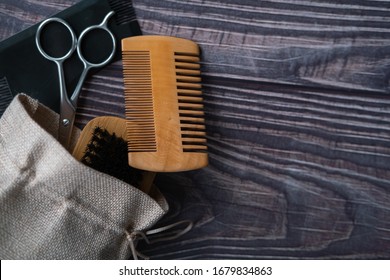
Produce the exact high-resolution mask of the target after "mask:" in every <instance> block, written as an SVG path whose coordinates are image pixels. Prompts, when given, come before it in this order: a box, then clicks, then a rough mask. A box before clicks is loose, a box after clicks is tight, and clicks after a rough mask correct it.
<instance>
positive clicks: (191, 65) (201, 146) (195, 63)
mask: <svg viewBox="0 0 390 280" xmlns="http://www.w3.org/2000/svg"><path fill="white" fill-rule="evenodd" d="M199 62H200V61H199V56H198V55H197V54H195V53H183V52H175V69H176V82H177V95H178V104H179V118H180V129H181V132H182V133H181V139H182V145H183V152H185V153H187V152H195V153H197V152H207V145H206V132H205V127H204V113H203V98H202V90H201V89H202V87H201V83H200V82H201V77H200V64H199Z"/></svg>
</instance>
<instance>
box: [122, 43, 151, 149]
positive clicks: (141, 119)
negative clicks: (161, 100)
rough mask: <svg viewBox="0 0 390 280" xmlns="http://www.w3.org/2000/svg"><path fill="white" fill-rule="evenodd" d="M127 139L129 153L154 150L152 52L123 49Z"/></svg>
mask: <svg viewBox="0 0 390 280" xmlns="http://www.w3.org/2000/svg"><path fill="white" fill-rule="evenodd" d="M122 56H123V68H124V84H125V102H126V120H127V141H128V150H129V152H155V151H156V150H157V147H156V137H155V135H156V131H155V123H154V111H153V95H152V83H151V66H150V53H149V52H148V51H124V52H123V53H122Z"/></svg>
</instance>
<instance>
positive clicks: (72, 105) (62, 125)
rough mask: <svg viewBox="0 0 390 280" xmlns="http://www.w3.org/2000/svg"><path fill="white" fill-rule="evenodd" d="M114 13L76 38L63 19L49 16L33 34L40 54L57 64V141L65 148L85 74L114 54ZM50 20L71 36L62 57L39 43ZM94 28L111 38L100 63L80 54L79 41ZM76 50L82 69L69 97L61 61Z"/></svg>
mask: <svg viewBox="0 0 390 280" xmlns="http://www.w3.org/2000/svg"><path fill="white" fill-rule="evenodd" d="M113 15H114V12H113V11H111V12H109V13H108V14H107V15H106V16H105V18H104V19H103V21H102V22H101V23H100V24H98V25H92V26H89V27H87V28H86V29H84V30H83V32H81V34H80V37H79V38H78V39H77V37H76V34H75V33H74V31H73V30H72V28H71V27H70V26H69V24H68V23H67V22H66V21H64V20H63V19H60V18H55V17H54V18H49V19H47V20H45V21H43V22H42V23H41V24H40V25H39V27H38V29H37V33H36V36H35V43H36V45H37V48H38V50H39V52H40V53H41V54H42V56H43V57H45V58H46V59H48V60H50V61H53V62H54V63H55V64H56V65H57V70H58V78H59V84H60V121H59V131H58V141H59V142H60V143H61V144H62V145H63V146H64V147H65V148H66V149H68V148H69V145H70V138H71V134H72V129H73V123H74V119H75V114H76V108H77V100H78V97H79V95H80V92H81V88H82V86H83V83H84V80H85V78H86V76H87V73H88V71H89V70H90V69H92V68H98V67H103V66H105V65H107V64H108V63H109V62H110V61H111V60H112V58H113V57H114V55H115V50H116V40H115V36H114V34H113V33H112V32H111V31H110V30H109V29H108V26H107V24H108V21H109V19H110V18H111V17H112V16H113ZM51 22H58V23H60V24H62V25H64V26H65V27H66V28H67V29H68V31H69V33H70V35H71V38H72V45H71V47H70V49H69V51H68V52H67V53H66V54H65V55H64V56H62V57H53V56H50V55H48V54H47V52H46V51H45V50H44V49H43V48H42V45H41V33H42V30H43V28H44V27H45V26H46V25H47V24H49V23H51ZM95 29H102V30H104V31H106V32H107V33H108V34H109V35H110V37H111V39H112V51H111V53H110V54H109V56H108V58H107V59H106V60H104V61H102V62H100V63H92V62H90V61H88V60H87V59H86V58H85V57H84V56H83V54H82V51H81V42H82V40H83V38H84V37H85V36H86V34H87V33H88V32H90V31H92V30H95ZM75 50H77V54H78V57H79V59H80V60H81V61H82V63H83V66H84V68H83V71H82V73H81V75H80V78H79V81H78V83H77V86H76V88H75V90H74V91H73V93H72V95H71V97H70V98H69V95H68V93H67V90H66V84H65V74H64V68H63V63H64V61H65V60H67V59H68V58H70V57H71V56H72V54H73V53H74V51H75Z"/></svg>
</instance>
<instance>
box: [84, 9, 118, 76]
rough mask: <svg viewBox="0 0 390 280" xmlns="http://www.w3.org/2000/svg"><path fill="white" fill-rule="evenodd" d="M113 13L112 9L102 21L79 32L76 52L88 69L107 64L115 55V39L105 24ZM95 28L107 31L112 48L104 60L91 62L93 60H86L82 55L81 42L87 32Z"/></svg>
mask: <svg viewBox="0 0 390 280" xmlns="http://www.w3.org/2000/svg"><path fill="white" fill-rule="evenodd" d="M114 13H115V12H114V11H111V12H109V13H108V14H107V15H106V17H105V18H104V19H103V21H102V23H100V24H97V25H92V26H90V27H88V28H86V29H84V31H83V32H81V34H80V37H79V40H78V43H77V54H78V55H79V57H80V59H81V61H82V62H83V63H84V67H86V68H88V69H89V68H95V67H102V66H105V65H107V64H108V63H109V62H110V61H111V59H113V57H114V55H115V50H116V39H115V36H114V34H113V33H112V32H111V30H110V29H109V28H108V26H107V24H108V21H109V19H110V18H111V17H112V16H113V15H114ZM95 29H102V30H104V31H106V32H107V33H108V35H110V37H111V40H112V50H111V53H110V55H109V56H108V57H107V58H106V59H105V60H104V61H102V62H100V63H93V62H90V61H88V60H87V59H86V58H85V57H84V55H83V54H82V51H81V43H82V41H83V39H84V37H85V36H86V35H87V33H88V32H90V31H92V30H95Z"/></svg>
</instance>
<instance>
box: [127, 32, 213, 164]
mask: <svg viewBox="0 0 390 280" xmlns="http://www.w3.org/2000/svg"><path fill="white" fill-rule="evenodd" d="M122 53H123V74H124V81H125V101H126V104H125V105H126V122H127V125H126V129H127V133H128V136H129V137H128V141H129V149H128V159H129V165H130V166H133V167H135V168H138V169H142V170H148V171H155V172H177V171H185V170H193V169H197V168H202V167H204V166H206V165H207V163H208V156H207V145H206V128H205V120H204V113H203V112H204V107H203V98H202V86H201V75H200V59H199V47H198V45H196V44H195V43H194V42H192V41H190V40H186V39H180V38H174V37H168V36H136V37H130V38H126V39H124V40H122Z"/></svg>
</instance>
